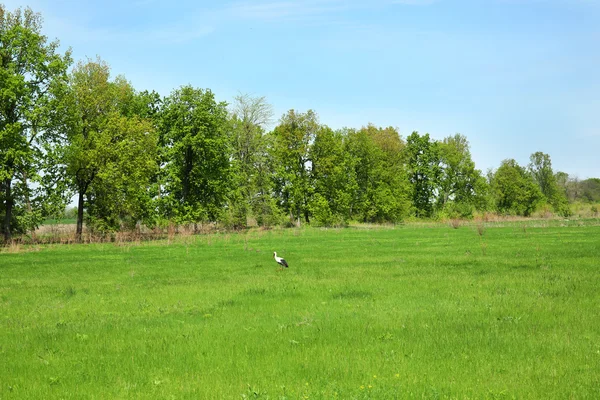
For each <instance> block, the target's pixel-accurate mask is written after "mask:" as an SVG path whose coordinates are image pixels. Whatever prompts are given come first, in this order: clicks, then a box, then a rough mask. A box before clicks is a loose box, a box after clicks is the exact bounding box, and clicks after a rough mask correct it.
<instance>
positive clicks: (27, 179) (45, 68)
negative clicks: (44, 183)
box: [0, 4, 71, 241]
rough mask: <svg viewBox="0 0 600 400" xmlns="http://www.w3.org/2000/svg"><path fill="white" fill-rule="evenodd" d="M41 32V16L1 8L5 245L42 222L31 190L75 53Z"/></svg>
mask: <svg viewBox="0 0 600 400" xmlns="http://www.w3.org/2000/svg"><path fill="white" fill-rule="evenodd" d="M41 29H42V17H41V15H40V14H37V13H34V12H33V11H32V10H31V9H30V8H26V9H24V10H23V9H21V8H18V9H16V10H15V11H13V12H10V11H8V10H6V9H5V7H4V5H3V4H0V182H1V183H0V189H2V195H1V197H0V199H1V200H2V203H1V204H0V216H2V233H3V235H4V240H5V241H7V240H9V239H10V237H11V235H12V233H13V232H16V231H27V230H31V229H34V228H35V227H36V226H37V224H38V223H39V222H40V221H41V209H38V210H32V209H31V208H30V207H31V203H32V199H31V198H29V197H27V196H29V195H30V189H29V185H30V184H31V183H32V180H33V181H39V180H40V177H41V175H42V174H39V172H40V170H41V168H42V165H43V164H44V163H43V158H44V153H43V152H42V151H41V147H42V144H43V142H44V140H46V139H47V138H46V137H45V136H46V132H51V131H52V125H53V124H54V120H53V112H54V111H53V91H52V90H51V89H52V88H54V87H55V86H57V85H58V86H59V85H61V84H62V82H64V80H65V78H66V70H67V68H68V66H69V64H70V63H71V58H70V52H69V51H67V52H66V53H65V55H61V54H58V53H57V49H58V46H59V44H58V41H54V42H48V41H47V38H46V37H45V36H44V35H42V33H41ZM16 186H21V189H18V188H16ZM21 196H25V197H21ZM41 202H42V203H43V201H41ZM23 207H25V208H24V209H23ZM13 213H17V214H18V216H19V217H18V218H15V217H14V215H13ZM15 224H16V225H15ZM19 224H20V225H19Z"/></svg>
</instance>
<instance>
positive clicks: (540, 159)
mask: <svg viewBox="0 0 600 400" xmlns="http://www.w3.org/2000/svg"><path fill="white" fill-rule="evenodd" d="M529 172H530V174H531V175H532V176H533V179H534V180H535V182H536V183H537V184H538V186H539V188H540V190H541V192H542V194H543V195H544V197H545V198H546V201H547V202H548V203H549V204H550V205H552V208H553V209H554V211H555V212H557V213H558V214H559V215H562V216H565V217H567V216H569V215H570V209H569V203H568V201H567V196H566V195H565V193H564V191H561V190H560V189H559V186H558V182H557V176H556V175H554V172H553V171H552V161H551V160H550V156H549V155H548V154H545V153H542V152H539V151H538V152H536V153H533V154H532V155H531V157H530V164H529Z"/></svg>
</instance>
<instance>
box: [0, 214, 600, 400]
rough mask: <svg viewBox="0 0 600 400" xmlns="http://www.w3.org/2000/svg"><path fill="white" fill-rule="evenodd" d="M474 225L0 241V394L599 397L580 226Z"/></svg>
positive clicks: (589, 261) (593, 261)
mask: <svg viewBox="0 0 600 400" xmlns="http://www.w3.org/2000/svg"><path fill="white" fill-rule="evenodd" d="M557 225H558V224H557ZM580 225H581V224H580ZM482 233H483V234H482V235H480V233H479V232H478V229H477V227H476V226H475V225H473V226H461V227H460V228H459V229H452V228H450V227H449V226H442V225H424V226H410V225H407V226H398V227H396V228H393V229H392V228H380V229H365V228H348V229H329V230H320V229H300V230H296V229H288V230H273V231H252V232H250V233H247V234H246V233H242V234H215V235H206V236H189V237H181V238H177V239H176V240H175V241H172V242H170V243H169V242H167V241H161V242H150V243H141V244H140V243H138V244H124V245H116V244H91V245H52V246H42V247H37V246H34V247H31V248H25V247H24V248H22V250H23V251H22V252H20V253H10V252H7V251H5V252H3V253H0V399H17V398H18V399H52V398H65V399H71V398H82V399H113V398H126V399H135V398H150V399H169V398H174V399H181V398H188V399H221V398H224V399H241V398H243V397H244V396H245V397H247V398H261V399H305V398H309V399H334V398H339V399H353V398H357V399H363V398H373V399H392V398H440V399H444V398H456V399H465V398H475V399H486V398H489V399H496V398H507V399H512V398H517V399H527V398H538V399H552V398H554V399H568V398H574V399H598V398H600V226H598V223H597V221H596V223H591V224H584V225H583V226H577V224H571V226H564V227H560V226H543V225H542V226H538V227H536V226H535V224H534V225H530V226H527V227H525V226H524V225H523V224H522V223H514V224H505V225H490V226H486V227H485V230H484V232H482ZM273 251H277V252H278V255H280V256H283V257H285V258H286V260H287V261H288V263H289V264H290V268H289V269H288V270H285V271H282V272H279V271H278V268H277V265H276V264H275V262H274V260H273V258H272V253H273Z"/></svg>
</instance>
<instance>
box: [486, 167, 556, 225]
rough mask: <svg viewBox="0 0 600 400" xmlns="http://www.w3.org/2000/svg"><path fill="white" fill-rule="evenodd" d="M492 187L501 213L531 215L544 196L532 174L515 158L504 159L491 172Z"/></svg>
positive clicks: (497, 207)
mask: <svg viewBox="0 0 600 400" xmlns="http://www.w3.org/2000/svg"><path fill="white" fill-rule="evenodd" d="M490 187H491V191H492V196H493V197H494V201H495V203H496V209H497V210H498V211H499V212H501V213H508V214H516V215H523V216H529V215H531V214H532V213H533V212H534V211H535V210H536V209H537V207H538V206H539V205H540V202H541V201H542V200H543V197H544V195H543V194H542V192H541V191H540V189H539V187H538V186H537V184H536V183H535V180H534V179H533V177H532V176H531V174H529V173H528V172H527V170H526V169H525V168H523V167H521V166H520V165H519V164H518V163H517V162H516V161H515V160H513V159H509V160H504V161H502V164H501V165H500V167H499V168H498V169H497V170H496V171H495V172H493V173H492V174H491V176H490Z"/></svg>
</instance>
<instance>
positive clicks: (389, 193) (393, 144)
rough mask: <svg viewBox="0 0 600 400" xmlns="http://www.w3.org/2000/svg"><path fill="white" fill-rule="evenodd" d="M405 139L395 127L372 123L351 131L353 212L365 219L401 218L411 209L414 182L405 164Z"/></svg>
mask: <svg viewBox="0 0 600 400" xmlns="http://www.w3.org/2000/svg"><path fill="white" fill-rule="evenodd" d="M404 146H405V144H404V142H403V141H402V140H401V138H400V135H399V134H398V131H397V130H396V129H394V128H385V129H382V128H377V127H375V126H373V125H368V126H367V127H364V128H362V129H360V130H358V131H350V132H349V134H348V137H347V141H346V149H347V152H348V153H349V154H350V155H351V157H352V163H353V165H354V166H355V176H356V186H357V189H356V191H355V192H354V193H355V196H354V199H353V201H352V204H351V211H352V215H353V216H354V217H355V218H358V219H359V220H361V221H364V222H397V221H400V220H402V219H403V218H404V217H405V216H407V214H408V210H409V209H410V185H409V182H408V177H407V174H406V170H405V169H404V165H403V158H402V157H403V149H404Z"/></svg>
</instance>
